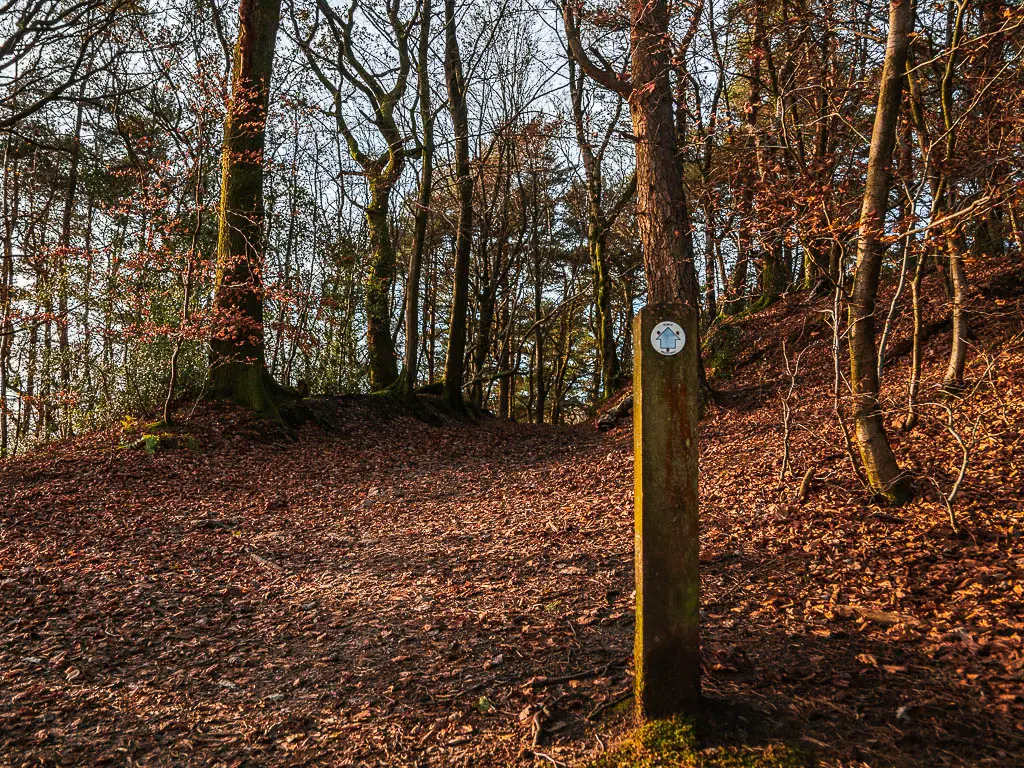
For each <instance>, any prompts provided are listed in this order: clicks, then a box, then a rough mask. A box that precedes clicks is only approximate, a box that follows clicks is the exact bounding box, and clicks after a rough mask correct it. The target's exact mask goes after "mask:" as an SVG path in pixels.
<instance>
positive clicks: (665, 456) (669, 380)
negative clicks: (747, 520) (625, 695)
mask: <svg viewBox="0 0 1024 768" xmlns="http://www.w3.org/2000/svg"><path fill="white" fill-rule="evenodd" d="M697 321H698V320H697V313H696V311H695V310H694V309H693V308H692V307H688V306H684V305H679V304H653V305H650V306H647V307H644V308H643V309H641V310H640V312H639V314H638V315H637V316H636V318H635V320H634V326H633V448H634V483H635V486H634V492H635V505H636V509H635V520H636V638H635V646H634V661H635V666H636V678H635V694H636V698H635V702H636V713H637V716H638V718H640V719H641V720H652V719H656V718H661V717H668V716H670V715H676V714H683V715H687V716H690V717H694V718H696V716H697V715H698V711H699V705H700V630H699V616H700V577H699V574H698V570H697V560H698V554H699V540H698V516H697V409H698V402H697V398H698V394H699V393H698V382H697V353H698V350H697Z"/></svg>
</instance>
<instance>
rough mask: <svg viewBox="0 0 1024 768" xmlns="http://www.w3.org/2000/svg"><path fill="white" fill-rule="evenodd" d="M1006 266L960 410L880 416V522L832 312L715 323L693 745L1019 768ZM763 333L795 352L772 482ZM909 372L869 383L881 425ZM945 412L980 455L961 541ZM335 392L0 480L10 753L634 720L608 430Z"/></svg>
mask: <svg viewBox="0 0 1024 768" xmlns="http://www.w3.org/2000/svg"><path fill="white" fill-rule="evenodd" d="M1018 275H1019V268H1018V272H1017V273H1014V272H1012V271H1007V272H1005V273H991V274H988V275H985V276H983V278H979V280H978V285H979V286H980V287H979V288H977V289H976V290H978V291H979V292H980V293H982V294H984V295H985V297H986V299H985V300H986V305H994V306H997V307H1001V309H1000V311H998V312H996V313H995V314H993V315H990V316H987V317H985V318H984V319H983V322H982V321H979V322H978V324H977V326H978V327H977V329H976V330H977V336H976V339H975V342H974V345H975V349H974V354H973V355H972V363H971V368H970V378H971V389H970V391H969V393H967V396H965V397H964V398H963V399H961V400H949V399H942V398H939V397H938V396H937V395H936V394H935V393H934V390H933V389H931V388H928V389H927V391H926V393H925V397H924V400H925V401H926V402H927V403H928V405H926V406H925V407H924V408H922V420H921V424H920V425H919V426H918V427H917V428H916V429H914V430H913V431H911V432H909V433H906V434H901V433H900V432H899V431H898V430H897V429H895V428H894V429H893V439H894V443H895V447H896V451H897V454H898V455H899V456H900V457H901V460H902V461H903V462H904V464H905V466H906V467H907V468H908V469H910V470H912V471H913V472H914V473H915V475H916V477H917V478H918V480H917V488H918V492H919V496H918V498H917V500H916V501H914V502H912V503H911V504H909V505H907V506H904V507H902V508H899V509H883V508H880V507H877V506H874V505H872V504H871V503H870V499H869V498H868V497H867V495H866V494H865V493H864V492H863V490H862V489H861V488H860V487H859V486H858V485H857V482H856V480H855V479H854V477H853V474H852V472H851V471H850V467H849V459H848V457H847V454H846V452H845V450H844V449H843V442H842V438H841V433H840V431H839V429H838V428H837V426H836V420H835V417H834V415H833V413H832V407H833V406H832V399H831V375H832V374H831V353H830V351H829V343H830V340H831V332H830V331H829V330H828V326H827V324H826V323H825V322H824V319H823V318H825V316H826V315H825V313H824V312H823V311H822V310H823V309H827V306H826V305H827V302H824V303H823V304H821V305H816V306H808V305H806V304H804V303H803V298H802V297H794V298H792V299H786V300H784V301H782V302H779V303H778V304H776V305H774V306H773V307H771V308H770V309H769V310H767V311H765V312H763V313H760V314H759V315H757V316H756V317H754V318H751V319H749V320H744V321H738V322H736V323H735V324H733V325H732V326H731V330H730V331H728V332H727V333H726V335H725V336H724V337H723V338H725V339H726V342H727V343H728V344H729V345H731V347H732V349H733V350H742V355H740V354H739V353H738V352H735V351H734V352H732V353H731V354H722V355H719V356H718V363H719V364H718V368H717V369H715V371H714V373H715V374H716V376H715V378H714V382H715V386H716V388H717V389H718V390H719V393H720V395H719V397H718V400H717V402H716V403H715V404H713V405H711V406H710V407H709V409H708V412H707V414H706V418H705V419H704V421H703V422H702V454H701V456H702V464H701V469H702V481H701V498H702V508H701V516H702V526H703V532H702V541H701V545H702V554H701V565H702V579H703V628H702V631H703V645H704V647H703V658H704V668H705V682H704V686H705V693H706V695H707V698H708V708H709V712H710V715H709V719H710V721H711V723H712V727H711V728H710V729H709V732H708V738H709V740H711V741H713V742H720V743H747V744H764V743H771V742H785V743H787V744H791V745H795V746H797V747H799V748H801V749H803V750H804V751H805V752H806V754H808V755H809V756H810V757H811V758H812V759H813V760H814V761H816V762H818V763H820V764H822V765H828V766H861V765H870V766H884V765H898V766H943V765H971V766H1019V765H1020V764H1021V759H1022V758H1021V755H1024V640H1022V637H1024V580H1022V578H1021V576H1022V574H1024V481H1022V478H1021V472H1022V468H1024V441H1022V437H1021V430H1022V425H1024V343H1022V337H1021V335H1020V334H1021V333H1022V331H1024V314H1022V312H1021V296H1020V290H1021V289H1020V282H1019V280H1018V277H1017V276H1018ZM933 295H934V294H933ZM943 311H944V308H943V307H942V306H939V305H935V306H932V307H930V308H929V312H930V313H931V316H933V317H940V316H941V313H942V312H943ZM907 322H908V320H907V318H905V317H904V318H901V320H900V322H899V323H898V324H897V327H896V332H895V333H894V336H893V339H894V342H893V343H894V345H896V346H897V347H898V345H899V344H900V343H901V342H902V341H904V340H905V339H906V336H907ZM947 335H948V333H946V332H943V333H941V334H939V335H937V336H936V337H935V338H934V339H933V340H932V341H931V342H930V343H929V347H928V353H927V356H926V370H925V376H926V382H927V383H929V385H930V384H931V383H932V382H934V381H935V379H936V378H937V377H939V376H941V371H942V366H943V361H944V357H943V356H944V354H945V352H946V350H947V349H948V341H947V340H946V339H945V338H940V336H941V337H945V336H947ZM783 339H785V340H786V341H787V344H786V349H787V354H788V355H789V357H790V360H792V359H793V358H795V356H796V355H797V354H799V353H800V352H801V351H802V350H806V352H805V353H804V355H803V357H802V358H801V362H800V368H799V370H798V372H797V377H796V385H795V387H794V390H793V392H794V395H793V398H792V406H793V411H794V414H793V420H792V430H791V432H792V436H791V441H790V443H791V455H792V463H793V471H792V472H790V473H786V476H785V477H784V478H783V479H782V480H780V468H781V462H782V455H783V429H782V405H781V403H782V399H783V398H784V396H785V393H786V391H787V390H788V388H789V383H790V381H789V378H788V376H787V375H786V374H785V365H784V363H783V361H782V352H781V350H782V345H781V341H782V340H783ZM726 342H721V341H720V342H719V343H726ZM897 351H898V350H897ZM906 369H907V360H906V357H905V356H900V357H899V358H898V359H895V360H894V361H893V362H892V369H891V372H890V373H888V374H887V381H888V382H889V385H888V387H887V390H886V397H887V401H886V402H887V404H888V405H891V406H892V407H893V408H894V409H899V408H900V403H901V402H902V400H903V397H904V395H903V392H904V387H905V380H906ZM945 407H950V408H951V409H952V411H953V414H954V415H953V422H952V424H953V427H954V429H956V430H957V431H958V432H959V433H960V434H961V435H962V437H963V439H964V440H965V442H966V443H967V444H968V445H969V446H970V448H971V451H970V456H969V461H968V464H967V471H966V475H965V479H964V481H963V484H962V490H961V492H960V494H959V497H958V499H957V500H956V503H955V511H956V513H957V516H958V522H959V527H960V530H959V533H954V532H953V530H952V529H951V526H950V523H949V515H948V511H947V509H946V507H945V505H944V504H943V502H942V501H941V494H944V493H948V491H949V490H950V488H951V487H952V485H953V483H954V481H955V478H956V476H957V473H958V470H959V468H960V462H961V456H962V453H961V451H960V448H959V447H958V446H957V443H956V442H955V440H954V439H953V438H952V437H951V435H950V434H949V432H948V431H947V429H946V426H945V421H944V420H945V418H946V416H945V410H944V408H945ZM334 408H335V417H336V424H335V425H334V428H332V429H329V430H325V429H323V428H321V427H319V426H315V425H307V426H305V427H303V428H301V429H300V430H298V431H297V432H296V433H295V434H289V433H285V432H278V431H274V430H270V431H268V430H267V428H266V427H264V426H263V425H261V424H259V423H258V422H255V421H252V420H250V419H249V418H248V417H246V416H243V415H241V414H238V413H236V412H232V411H226V410H218V409H214V408H207V407H204V408H202V409H199V410H197V411H196V412H195V414H194V415H193V416H192V418H191V420H190V421H189V422H188V423H187V424H185V425H183V427H182V429H184V430H187V431H188V432H189V433H190V434H191V435H193V436H194V437H195V440H196V446H193V447H192V448H188V447H180V448H178V449H176V450H157V451H156V452H155V453H153V454H152V455H151V454H149V453H147V452H145V451H143V450H125V449H121V448H119V447H118V446H119V445H120V444H122V443H124V442H125V441H126V440H127V439H129V438H130V436H131V435H133V434H136V433H137V432H138V429H137V426H136V425H132V426H129V428H128V429H127V431H126V430H125V429H124V428H112V429H111V430H108V431H107V432H104V433H101V434H94V435H89V436H84V437H81V438H76V439H74V440H71V441H67V442H65V443H62V444H60V445H57V446H50V447H48V448H45V449H41V450H39V451H37V452H35V453H33V454H30V455H28V456H25V457H21V458H18V459H16V460H12V461H8V462H6V463H3V464H0V766H29V765H32V766H36V765H97V766H98V765H218V766H243V765H324V766H435V765H436V766H447V765H452V766H504V765H554V766H561V765H580V764H585V762H586V760H587V758H589V757H592V756H595V755H597V754H599V753H600V752H602V751H603V750H604V749H605V748H607V747H608V746H610V745H612V744H614V742H615V741H616V739H618V738H620V737H621V736H622V735H623V734H624V733H625V732H626V731H627V729H628V727H629V724H630V721H629V716H628V712H629V707H630V701H629V692H630V680H631V678H630V674H631V670H630V657H631V650H632V628H633V627H632V607H633V605H632V590H633V586H632V584H633V565H632V442H631V432H630V429H629V424H628V422H627V423H625V424H623V425H621V426H619V427H618V428H616V429H614V430H612V431H610V432H608V433H602V432H599V431H598V430H596V429H595V428H594V426H593V425H592V424H587V425H580V426H576V427H551V426H529V425H522V424H508V423H501V422H498V421H494V420H483V421H481V422H480V423H477V424H456V423H449V424H446V425H444V426H441V427H438V426H429V425H426V424H423V423H421V422H419V421H416V420H413V419H411V418H407V417H397V416H392V415H388V414H386V413H384V412H383V409H382V406H381V403H380V401H379V399H374V398H362V399H360V398H349V399H342V400H339V401H337V403H336V404H335V406H334ZM894 420H898V419H896V416H895V415H894ZM975 423H978V425H979V426H978V428H977V430H975V429H974V427H973V425H974V424H975ZM972 435H973V439H972ZM808 469H810V470H813V472H812V477H813V479H812V480H811V482H810V486H809V491H808V494H807V498H806V500H805V501H803V502H800V501H798V500H797V499H796V496H797V488H798V486H799V485H800V480H801V478H802V477H803V476H804V473H805V472H806V471H807V470H808Z"/></svg>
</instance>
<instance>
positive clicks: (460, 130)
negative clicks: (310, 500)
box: [444, 0, 473, 411]
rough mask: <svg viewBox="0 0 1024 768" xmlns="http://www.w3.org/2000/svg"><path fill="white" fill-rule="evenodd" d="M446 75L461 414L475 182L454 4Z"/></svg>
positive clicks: (451, 352) (454, 399)
mask: <svg viewBox="0 0 1024 768" xmlns="http://www.w3.org/2000/svg"><path fill="white" fill-rule="evenodd" d="M444 26H445V29H444V39H445V55H444V72H445V81H446V83H447V85H448V107H449V110H450V111H451V115H452V125H453V127H454V130H455V184H456V188H457V190H458V200H459V225H458V231H457V233H456V236H455V275H454V285H453V288H452V319H451V323H450V325H449V335H448V352H447V355H446V357H445V363H444V397H445V401H446V402H447V403H448V406H449V407H451V408H453V409H455V410H457V411H462V410H464V408H465V404H464V402H463V399H462V384H463V380H464V377H465V357H466V336H467V327H466V307H467V305H468V303H469V257H470V249H471V248H472V245H473V240H472V238H473V179H472V177H471V176H470V175H469V112H468V108H467V105H466V78H465V74H464V73H463V70H462V59H461V57H460V56H459V41H458V35H457V30H456V28H455V0H445V3H444Z"/></svg>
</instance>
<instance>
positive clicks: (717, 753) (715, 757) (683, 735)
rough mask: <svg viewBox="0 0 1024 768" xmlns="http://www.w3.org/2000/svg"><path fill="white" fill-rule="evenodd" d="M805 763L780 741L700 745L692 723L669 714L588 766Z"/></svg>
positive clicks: (728, 767) (786, 766) (792, 766)
mask: <svg viewBox="0 0 1024 768" xmlns="http://www.w3.org/2000/svg"><path fill="white" fill-rule="evenodd" d="M807 764H808V763H807V760H806V758H805V757H804V756H803V755H801V754H800V753H799V752H797V751H796V750H794V749H792V748H790V747H787V746H785V745H780V744H771V745H768V746H764V747H709V748H701V746H700V744H699V743H698V741H697V736H696V733H695V732H694V729H693V726H692V725H691V724H690V723H689V722H687V721H685V720H683V719H681V718H673V719H671V720H656V721H654V722H650V723H647V724H645V725H643V726H641V727H640V728H638V729H637V730H636V731H635V732H634V733H633V734H632V735H631V736H630V737H629V738H628V739H627V740H626V741H624V742H623V743H622V744H620V745H619V746H618V747H617V748H615V749H614V750H613V751H611V752H609V753H608V754H606V755H602V756H601V757H600V758H598V759H597V760H595V761H594V762H592V763H591V764H590V766H589V768H803V767H804V766H806V765H807Z"/></svg>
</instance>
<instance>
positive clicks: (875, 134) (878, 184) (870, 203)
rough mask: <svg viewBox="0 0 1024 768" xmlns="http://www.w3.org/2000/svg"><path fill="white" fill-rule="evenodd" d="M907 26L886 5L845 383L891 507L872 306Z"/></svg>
mask: <svg viewBox="0 0 1024 768" xmlns="http://www.w3.org/2000/svg"><path fill="white" fill-rule="evenodd" d="M912 24H913V15H912V13H911V3H910V0H890V3H889V34H888V42H887V45H886V52H885V61H884V63H883V65H882V79H881V85H880V87H879V93H878V110H877V111H876V112H875V124H874V129H873V130H872V134H871V149H870V152H869V155H868V170H867V181H866V184H865V188H864V202H863V205H862V207H861V214H860V228H859V236H858V241H857V271H856V277H855V280H854V285H853V294H852V296H851V298H850V373H851V376H850V379H851V383H852V386H853V398H854V424H855V433H856V439H857V448H858V450H859V453H860V457H861V462H862V464H863V466H864V471H865V473H866V475H867V480H868V482H869V483H870V485H871V488H872V490H873V491H874V492H875V493H878V494H880V495H882V496H885V497H886V498H888V499H890V500H891V501H893V502H896V503H900V502H903V501H905V500H906V499H907V498H909V496H910V491H909V487H908V485H907V483H906V481H905V479H904V477H903V473H902V472H901V470H900V468H899V465H898V464H897V463H896V457H895V455H894V454H893V452H892V447H891V445H890V444H889V436H888V434H887V433H886V431H885V422H884V420H883V418H882V411H881V407H880V405H879V401H878V394H879V380H878V350H877V348H876V346H875V302H876V299H877V296H878V283H879V276H880V273H881V268H882V256H883V253H884V250H885V249H884V243H883V238H882V236H883V234H884V229H885V216H886V211H887V209H888V196H889V188H890V186H891V183H892V156H893V148H894V146H895V144H896V123H897V119H898V117H899V108H900V95H901V93H902V90H903V78H904V76H905V74H904V70H905V67H906V60H907V44H908V37H909V34H910V30H911V27H912Z"/></svg>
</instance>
